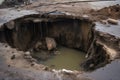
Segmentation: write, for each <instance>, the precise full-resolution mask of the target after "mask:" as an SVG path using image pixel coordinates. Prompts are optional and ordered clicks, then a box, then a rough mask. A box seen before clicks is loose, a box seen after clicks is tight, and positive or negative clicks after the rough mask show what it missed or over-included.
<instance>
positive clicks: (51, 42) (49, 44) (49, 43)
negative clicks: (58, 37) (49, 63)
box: [46, 37, 56, 50]
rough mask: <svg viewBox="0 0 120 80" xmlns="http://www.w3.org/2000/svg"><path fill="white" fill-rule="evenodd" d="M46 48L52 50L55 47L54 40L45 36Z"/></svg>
mask: <svg viewBox="0 0 120 80" xmlns="http://www.w3.org/2000/svg"><path fill="white" fill-rule="evenodd" d="M46 44H47V49H48V50H52V49H55V48H56V42H55V40H54V39H53V38H50V37H46Z"/></svg>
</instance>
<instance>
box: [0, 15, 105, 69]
mask: <svg viewBox="0 0 120 80" xmlns="http://www.w3.org/2000/svg"><path fill="white" fill-rule="evenodd" d="M3 26H4V27H3V29H2V30H0V37H1V39H0V41H1V42H5V43H8V44H9V45H10V46H12V47H14V48H16V49H18V50H22V51H30V53H31V56H32V57H33V58H35V59H37V63H39V64H44V65H46V66H48V67H50V68H54V69H63V68H65V69H70V70H81V68H80V64H81V63H83V62H84V60H86V59H85V55H86V54H87V55H89V54H90V51H91V47H92V46H91V44H93V42H94V24H93V22H92V21H90V20H89V19H86V18H81V17H74V16H67V15H58V14H55V15H54V14H49V15H48V14H47V15H28V16H24V17H21V18H17V19H15V20H12V21H9V22H7V23H5V24H4V25H3ZM93 45H95V43H94V44H93ZM94 47H97V46H96V45H95V46H93V48H94ZM98 47H101V46H98ZM99 49H101V48H99ZM94 50H95V49H94ZM97 51H98V48H97ZM101 51H102V52H104V51H103V50H101ZM94 52H95V51H94ZM88 53H89V54H88ZM92 53H93V50H92ZM103 55H105V54H104V53H103V54H102V56H103ZM98 57H100V55H99V56H98ZM104 57H105V56H104ZM95 58H96V57H95ZM100 59H102V60H101V61H104V60H105V59H104V58H100ZM91 60H94V59H91ZM101 61H100V60H99V59H98V60H96V61H90V62H89V60H88V62H86V64H84V65H83V67H85V68H86V67H91V63H97V64H99V63H100V62H101ZM95 65H96V64H95Z"/></svg>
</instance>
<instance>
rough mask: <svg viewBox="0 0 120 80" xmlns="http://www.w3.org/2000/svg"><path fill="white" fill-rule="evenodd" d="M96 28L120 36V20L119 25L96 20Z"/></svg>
mask: <svg viewBox="0 0 120 80" xmlns="http://www.w3.org/2000/svg"><path fill="white" fill-rule="evenodd" d="M95 28H96V30H98V31H101V32H104V33H108V34H111V35H113V36H116V37H118V38H119V37H120V20H119V21H118V25H112V24H101V23H100V22H96V27H95Z"/></svg>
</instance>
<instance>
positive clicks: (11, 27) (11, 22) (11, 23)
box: [5, 21, 15, 29]
mask: <svg viewBox="0 0 120 80" xmlns="http://www.w3.org/2000/svg"><path fill="white" fill-rule="evenodd" d="M5 25H6V26H7V28H8V29H13V28H14V27H15V23H14V21H10V22H8V23H6V24H5Z"/></svg>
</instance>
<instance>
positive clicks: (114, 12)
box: [91, 4, 120, 20]
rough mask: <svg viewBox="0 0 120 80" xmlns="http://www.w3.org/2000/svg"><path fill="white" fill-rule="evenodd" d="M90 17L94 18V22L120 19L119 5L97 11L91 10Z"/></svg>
mask: <svg viewBox="0 0 120 80" xmlns="http://www.w3.org/2000/svg"><path fill="white" fill-rule="evenodd" d="M91 15H92V16H93V17H94V18H95V20H101V19H107V18H114V19H120V5H119V4H116V5H113V6H109V7H105V8H102V9H100V10H97V11H95V10H91Z"/></svg>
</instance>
